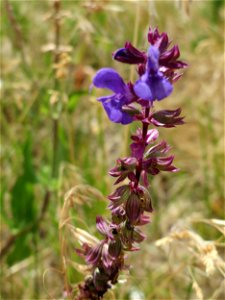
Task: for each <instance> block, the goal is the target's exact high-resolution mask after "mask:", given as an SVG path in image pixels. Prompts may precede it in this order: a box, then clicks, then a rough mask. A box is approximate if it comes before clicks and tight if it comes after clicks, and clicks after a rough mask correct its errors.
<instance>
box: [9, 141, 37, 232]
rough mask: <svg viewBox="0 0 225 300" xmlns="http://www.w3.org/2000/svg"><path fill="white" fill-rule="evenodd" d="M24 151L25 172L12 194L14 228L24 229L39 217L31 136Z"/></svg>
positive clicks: (24, 146) (17, 181)
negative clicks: (36, 203)
mask: <svg viewBox="0 0 225 300" xmlns="http://www.w3.org/2000/svg"><path fill="white" fill-rule="evenodd" d="M22 151H23V164H22V170H23V171H22V174H21V175H20V176H19V177H18V178H17V180H16V182H15V184H14V186H13V188H12V193H11V195H12V197H11V211H12V216H13V227H14V228H23V227H24V226H26V225H27V224H29V223H31V222H33V221H34V220H35V219H36V217H37V211H36V205H35V196H34V184H35V183H36V176H35V170H34V166H33V161H32V141H31V137H30V136H28V138H27V140H26V142H25V143H24V145H22Z"/></svg>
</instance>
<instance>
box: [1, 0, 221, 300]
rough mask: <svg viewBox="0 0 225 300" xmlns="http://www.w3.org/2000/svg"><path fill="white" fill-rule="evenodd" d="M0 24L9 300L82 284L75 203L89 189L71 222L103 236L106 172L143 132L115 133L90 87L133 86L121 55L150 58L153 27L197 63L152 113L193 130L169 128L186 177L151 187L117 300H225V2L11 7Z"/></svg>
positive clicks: (118, 129)
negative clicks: (134, 51)
mask: <svg viewBox="0 0 225 300" xmlns="http://www.w3.org/2000/svg"><path fill="white" fill-rule="evenodd" d="M1 15H2V17H1V30H0V32H1V41H2V42H1V70H2V72H1V78H0V80H1V81H0V84H1V85H0V89H1V141H2V143H1V170H2V171H1V299H18V300H19V299H53V298H54V299H63V298H65V297H66V295H65V293H63V291H64V289H65V288H66V287H65V282H66V283H67V285H69V286H70V287H71V288H73V287H74V286H75V285H76V283H77V282H78V281H79V280H82V278H83V275H82V270H81V269H82V268H81V267H80V265H78V263H81V262H82V261H81V260H79V259H78V258H77V257H76V255H75V254H74V250H73V249H74V247H75V245H76V244H77V240H76V238H77V237H76V236H72V235H71V234H68V232H66V231H62V232H61V233H60V236H59V230H58V226H59V222H60V220H61V219H62V206H63V202H64V195H65V193H66V192H68V191H69V190H70V189H71V188H72V187H74V186H76V185H78V184H81V183H82V184H86V187H87V189H86V191H83V190H82V191H81V192H80V193H81V195H80V196H78V197H77V198H79V199H80V201H78V200H79V199H78V200H77V199H75V200H74V203H75V206H73V207H72V206H71V207H70V208H69V210H70V211H68V212H67V213H68V216H69V215H70V216H71V218H72V219H71V220H70V222H71V224H72V225H73V226H75V227H76V226H78V224H79V226H80V227H82V228H84V229H86V230H88V232H89V233H91V234H95V216H96V214H104V215H107V214H108V212H107V211H106V210H105V208H106V205H107V202H106V201H104V200H103V201H102V200H100V198H102V196H101V195H100V193H102V194H103V195H105V196H106V195H107V194H109V193H111V192H112V190H113V180H112V179H111V178H110V177H109V176H108V175H107V172H108V169H109V168H111V167H112V166H114V164H115V160H116V159H117V158H118V157H121V156H124V155H126V153H127V151H128V142H129V140H128V139H127V138H128V134H130V133H131V132H134V131H135V129H136V128H137V127H138V124H137V123H135V124H132V125H131V126H125V127H124V126H121V125H119V124H113V123H110V122H109V121H108V119H107V117H106V115H105V113H104V110H103V109H102V107H101V105H100V103H98V102H97V101H96V97H97V96H100V95H103V92H102V91H96V90H93V91H92V92H91V93H90V92H89V87H90V84H91V79H92V77H93V75H94V74H95V72H96V71H97V70H98V69H99V68H101V67H114V68H116V69H117V71H118V72H119V73H120V74H122V75H123V76H124V78H125V79H126V80H127V81H128V80H130V79H135V78H136V77H135V76H136V75H135V70H134V68H133V67H132V68H130V66H128V65H124V64H119V63H118V62H115V61H113V60H112V58H111V53H112V52H113V51H114V50H115V49H117V48H120V47H122V46H123V45H124V43H125V41H131V42H134V44H135V46H136V47H138V48H140V49H143V50H145V49H146V48H147V47H148V43H147V39H146V35H147V32H148V27H149V25H151V26H152V27H155V26H158V28H159V30H160V32H161V31H166V32H168V35H169V37H170V38H171V39H172V40H173V43H175V44H178V45H179V47H180V50H181V58H182V59H183V60H185V61H186V62H188V64H189V68H188V69H187V70H185V72H184V75H183V78H182V79H181V80H180V81H178V82H177V83H176V84H175V88H174V92H173V94H172V96H170V97H169V98H168V99H166V100H165V101H162V102H160V103H156V105H155V106H156V108H164V109H175V108H177V107H181V108H182V111H183V115H185V120H186V124H185V125H184V126H180V127H178V128H175V129H163V128H162V129H159V131H160V137H161V139H163V138H166V139H167V140H168V142H169V143H170V144H171V145H172V147H173V149H172V151H173V153H174V154H175V156H176V158H175V165H176V166H177V167H179V168H180V169H181V171H180V172H179V173H176V174H172V175H171V174H160V175H159V176H156V177H155V178H154V181H153V182H152V184H151V194H152V198H153V203H154V214H153V216H152V224H150V225H148V226H146V229H145V231H146V233H147V235H148V239H147V241H145V242H144V243H143V245H142V250H141V252H138V253H132V254H129V255H128V256H129V258H128V261H129V262H130V263H131V264H132V265H133V268H132V269H131V272H130V274H127V273H126V274H123V275H122V277H121V278H122V280H121V283H120V284H118V285H117V287H116V288H115V289H114V290H113V294H110V295H108V298H109V299H113V297H114V299H133V300H138V299H154V300H155V299H160V300H162V299H164V300H167V299H178V300H181V299H182V300H183V299H187V300H188V299H212V300H216V299H218V300H222V299H224V297H225V295H224V289H223V285H222V278H223V276H224V274H225V266H224V236H223V232H224V222H223V221H222V219H224V111H223V109H224V87H223V85H224V1H223V0H213V1H188V0H180V1H179V0H178V1H110V0H108V1H107V0H105V1H94V0H93V1H86V0H83V1H66V0H64V1H63V0H62V1H45V0H43V1H36V0H33V1H12V0H6V1H1ZM57 53H58V55H57ZM89 186H91V187H92V188H94V189H93V190H92V189H91V188H90V187H89ZM97 190H98V191H99V192H100V193H99V192H97ZM74 203H73V204H74ZM79 203H80V204H81V205H80V204H79ZM76 204H77V205H76ZM78 204H79V205H78ZM162 238H165V239H164V240H163V241H164V242H163V241H162V240H161V242H160V241H159V240H160V239H162ZM156 241H158V243H157V242H156ZM62 242H63V243H65V244H66V246H65V245H64V246H65V247H66V248H67V250H68V251H67V252H66V255H68V256H69V257H66V259H68V264H67V265H66V266H67V269H66V270H64V271H66V272H65V273H63V269H62V261H61V259H62V256H63V255H62V248H63V247H64V246H62ZM210 247H211V248H210ZM63 253H64V252H63ZM71 258H72V260H73V261H74V262H75V261H76V263H77V265H75V267H74V266H71V264H70V263H69V260H70V259H71ZM125 280H126V283H125V284H124V283H123V282H122V281H125Z"/></svg>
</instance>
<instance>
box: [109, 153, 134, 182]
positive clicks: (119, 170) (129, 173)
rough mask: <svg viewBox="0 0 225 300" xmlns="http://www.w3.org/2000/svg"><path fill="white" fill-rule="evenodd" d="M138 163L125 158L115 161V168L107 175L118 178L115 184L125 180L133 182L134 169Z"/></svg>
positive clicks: (132, 159)
mask: <svg viewBox="0 0 225 300" xmlns="http://www.w3.org/2000/svg"><path fill="white" fill-rule="evenodd" d="M137 164H138V161H137V159H136V158H135V157H125V158H122V159H118V160H117V166H116V167H114V168H113V169H111V170H110V171H109V175H111V176H112V177H119V178H118V179H117V180H116V182H115V184H117V183H119V182H121V181H123V180H124V179H125V178H127V177H128V178H129V179H130V180H131V181H135V180H136V178H135V174H134V171H135V168H136V166H137Z"/></svg>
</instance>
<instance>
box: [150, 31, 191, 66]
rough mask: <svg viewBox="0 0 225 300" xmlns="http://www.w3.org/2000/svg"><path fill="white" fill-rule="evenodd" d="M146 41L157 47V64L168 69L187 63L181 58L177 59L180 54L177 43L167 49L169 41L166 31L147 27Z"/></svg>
mask: <svg viewBox="0 0 225 300" xmlns="http://www.w3.org/2000/svg"><path fill="white" fill-rule="evenodd" d="M148 41H149V43H150V44H151V45H152V46H155V47H157V48H158V49H159V52H160V56H159V65H160V66H161V67H165V68H168V69H182V68H186V67H187V64H186V63H185V62H183V61H181V60H177V59H178V57H179V56H180V50H179V47H178V46H177V45H174V46H173V47H172V48H171V49H169V50H168V47H169V45H170V43H171V42H170V41H169V38H168V35H167V33H166V32H162V33H161V34H160V33H159V31H158V29H157V28H155V29H154V30H152V29H151V27H150V28H149V32H148Z"/></svg>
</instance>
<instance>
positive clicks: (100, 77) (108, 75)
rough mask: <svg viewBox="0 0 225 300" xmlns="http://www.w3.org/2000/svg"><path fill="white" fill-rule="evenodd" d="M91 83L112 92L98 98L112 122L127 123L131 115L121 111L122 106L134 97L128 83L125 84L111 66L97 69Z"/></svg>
mask: <svg viewBox="0 0 225 300" xmlns="http://www.w3.org/2000/svg"><path fill="white" fill-rule="evenodd" d="M93 84H94V85H95V86H96V87H98V88H106V89H109V90H111V91H113V92H114V94H113V95H110V96H104V97H100V98H98V101H100V102H102V105H103V107H104V109H105V111H106V113H107V115H108V117H109V119H110V120H111V121H112V122H115V123H122V124H129V123H131V122H132V121H133V117H132V116H131V115H129V114H128V113H127V112H125V111H123V106H124V105H128V104H129V103H131V102H132V100H133V98H134V97H135V96H134V95H133V94H132V91H131V87H130V85H129V84H125V83H124V81H123V79H122V78H121V77H120V75H119V74H118V73H117V72H116V71H115V70H113V69H111V68H103V69H101V70H99V71H98V72H97V73H96V75H95V77H94V79H93Z"/></svg>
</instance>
